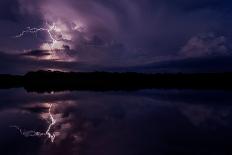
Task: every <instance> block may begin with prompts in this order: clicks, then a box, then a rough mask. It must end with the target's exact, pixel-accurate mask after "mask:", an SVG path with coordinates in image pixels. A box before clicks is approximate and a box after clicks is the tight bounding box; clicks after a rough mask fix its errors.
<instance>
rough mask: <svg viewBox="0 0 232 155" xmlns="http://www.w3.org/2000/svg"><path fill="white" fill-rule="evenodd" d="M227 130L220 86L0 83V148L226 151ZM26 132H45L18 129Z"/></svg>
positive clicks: (101, 152) (130, 154) (229, 112)
mask: <svg viewBox="0 0 232 155" xmlns="http://www.w3.org/2000/svg"><path fill="white" fill-rule="evenodd" d="M49 110H50V113H49ZM50 115H52V118H54V120H55V123H54V124H52V125H51V123H52V120H51V116H50ZM49 125H50V129H49V134H51V135H54V139H53V140H52V139H51V137H49V136H48V135H47V134H46V131H47V130H48V127H49ZM16 127H18V128H19V129H20V130H21V132H20V130H18V129H17V128H16ZM231 129H232V93H231V92H226V91H207V90H205V91H192V90H141V91H136V92H133V91H132V92H123V91H122V92H120V91H118V92H113V91H112V92H88V91H86V92H81V91H73V92H69V91H67V92H57V93H55V92H53V93H47V94H38V93H28V92H26V91H25V90H24V89H9V90H0V154H4V155H5V154H12V155H15V154H17V155H62V154H66V155H77V154H78V155H93V154H94V155H149V154H152V155H153V154H156V155H167V154H179V155H181V154H183V155H186V154H188V155H200V154H204V155H205V154H210V155H213V154H220V155H221V154H226V153H230V154H231V153H232V150H231V149H230V148H231V144H232V142H231V140H232V139H231V138H232V134H231V131H232V130H231ZM30 131H33V133H34V134H35V133H45V134H44V135H42V134H41V135H36V134H35V135H33V134H32V135H25V133H28V132H30Z"/></svg>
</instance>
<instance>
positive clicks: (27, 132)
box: [10, 104, 56, 143]
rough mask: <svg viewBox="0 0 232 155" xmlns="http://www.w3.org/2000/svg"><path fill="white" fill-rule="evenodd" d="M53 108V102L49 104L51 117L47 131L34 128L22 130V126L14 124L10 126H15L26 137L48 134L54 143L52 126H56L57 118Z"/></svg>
mask: <svg viewBox="0 0 232 155" xmlns="http://www.w3.org/2000/svg"><path fill="white" fill-rule="evenodd" d="M51 108H52V104H50V105H49V110H48V113H49V117H50V121H51V122H50V123H49V125H48V128H47V130H46V132H38V131H34V130H22V129H21V128H20V127H18V126H16V125H14V126H10V127H12V128H15V129H17V130H18V131H19V133H20V134H21V135H23V136H24V137H42V136H47V138H48V139H50V141H51V142H52V143H53V142H54V140H55V137H56V135H55V133H51V128H52V126H54V125H55V124H56V120H55V119H54V117H53V115H52V113H51Z"/></svg>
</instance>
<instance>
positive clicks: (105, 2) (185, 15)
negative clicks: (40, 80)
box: [0, 0, 232, 68]
mask: <svg viewBox="0 0 232 155" xmlns="http://www.w3.org/2000/svg"><path fill="white" fill-rule="evenodd" d="M231 4H232V2H231V1H229V0H188V1H186V0H143V1H140V0H117V1H116V0H79V1H76V0H66V1H63V0H48V1H45V0H37V1H30V0H10V1H7V0H3V1H1V2H0V10H1V11H0V43H1V44H0V49H1V50H4V51H5V52H8V53H20V54H22V53H24V52H23V51H24V50H26V51H33V52H29V53H26V54H25V53H24V54H23V55H27V56H28V55H31V56H33V57H42V56H46V55H47V54H48V53H46V52H44V51H42V50H37V49H40V48H41V45H43V44H44V43H48V42H49V41H51V40H49V39H48V38H49V36H48V34H46V33H39V34H38V35H37V36H35V35H30V34H26V35H25V36H24V37H22V38H17V39H16V38H13V37H12V36H15V35H17V34H19V33H20V32H21V31H22V30H24V29H25V28H26V27H28V26H31V27H44V26H45V23H46V22H49V23H52V22H56V23H57V25H58V27H59V28H61V29H62V32H61V33H59V34H56V35H55V36H56V38H59V39H58V40H59V41H60V42H61V43H60V45H59V46H60V47H63V48H64V52H63V53H62V52H60V53H59V56H61V57H62V58H64V59H63V60H65V58H67V57H72V58H73V60H75V61H76V63H77V62H78V61H84V62H85V63H86V64H91V65H96V66H98V65H100V66H106V67H109V68H110V67H112V66H118V67H121V66H125V67H126V66H135V65H143V64H149V63H151V62H156V61H157V60H159V61H161V60H166V59H169V60H170V61H171V60H175V59H176V57H180V58H181V59H183V58H184V57H186V58H188V57H189V56H190V55H191V56H199V57H204V56H211V55H214V56H215V55H216V56H219V55H220V56H222V55H226V54H230V50H231V48H230V44H231V43H230V42H231V39H230V38H231V34H232V33H231V26H232V22H231V20H230V17H231V15H232V11H231V6H232V5H231ZM210 32H212V34H219V35H215V36H213V37H212V36H211V37H210V36H209V34H210ZM61 53H62V54H61ZM63 60H62V61H63ZM36 66H37V65H36Z"/></svg>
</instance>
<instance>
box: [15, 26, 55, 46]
mask: <svg viewBox="0 0 232 155" xmlns="http://www.w3.org/2000/svg"><path fill="white" fill-rule="evenodd" d="M46 25H47V26H48V28H43V27H42V28H31V27H27V29H26V30H23V31H22V32H21V33H20V34H18V35H16V36H15V38H21V37H23V36H24V35H25V34H26V33H32V34H37V33H38V32H41V31H45V32H46V33H48V35H49V38H50V39H51V42H52V43H51V47H52V49H53V47H54V44H55V43H56V42H57V41H58V40H57V39H55V37H54V36H53V34H52V31H55V30H56V29H57V28H56V25H55V23H53V24H52V25H49V24H48V23H46Z"/></svg>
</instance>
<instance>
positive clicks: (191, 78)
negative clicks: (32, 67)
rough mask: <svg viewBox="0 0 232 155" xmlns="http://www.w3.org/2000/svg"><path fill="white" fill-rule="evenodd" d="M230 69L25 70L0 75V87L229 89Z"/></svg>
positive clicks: (41, 89)
mask: <svg viewBox="0 0 232 155" xmlns="http://www.w3.org/2000/svg"><path fill="white" fill-rule="evenodd" d="M231 81H232V72H228V73H194V74H184V73H177V74H167V73H162V74H143V73H132V72H130V73H109V72H86V73H85V72H83V73H75V72H68V73H66V72H57V71H55V72H51V71H37V72H28V73H27V74H25V75H23V76H18V75H6V74H5V75H3V74H2V75H0V89H9V88H19V87H24V88H25V89H26V90H27V91H29V92H51V91H65V90H71V91H72V90H90V91H91V90H92V91H108V90H125V91H130V90H139V89H153V88H154V89H155V88H157V89H160V88H163V89H220V90H232V82H231Z"/></svg>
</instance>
